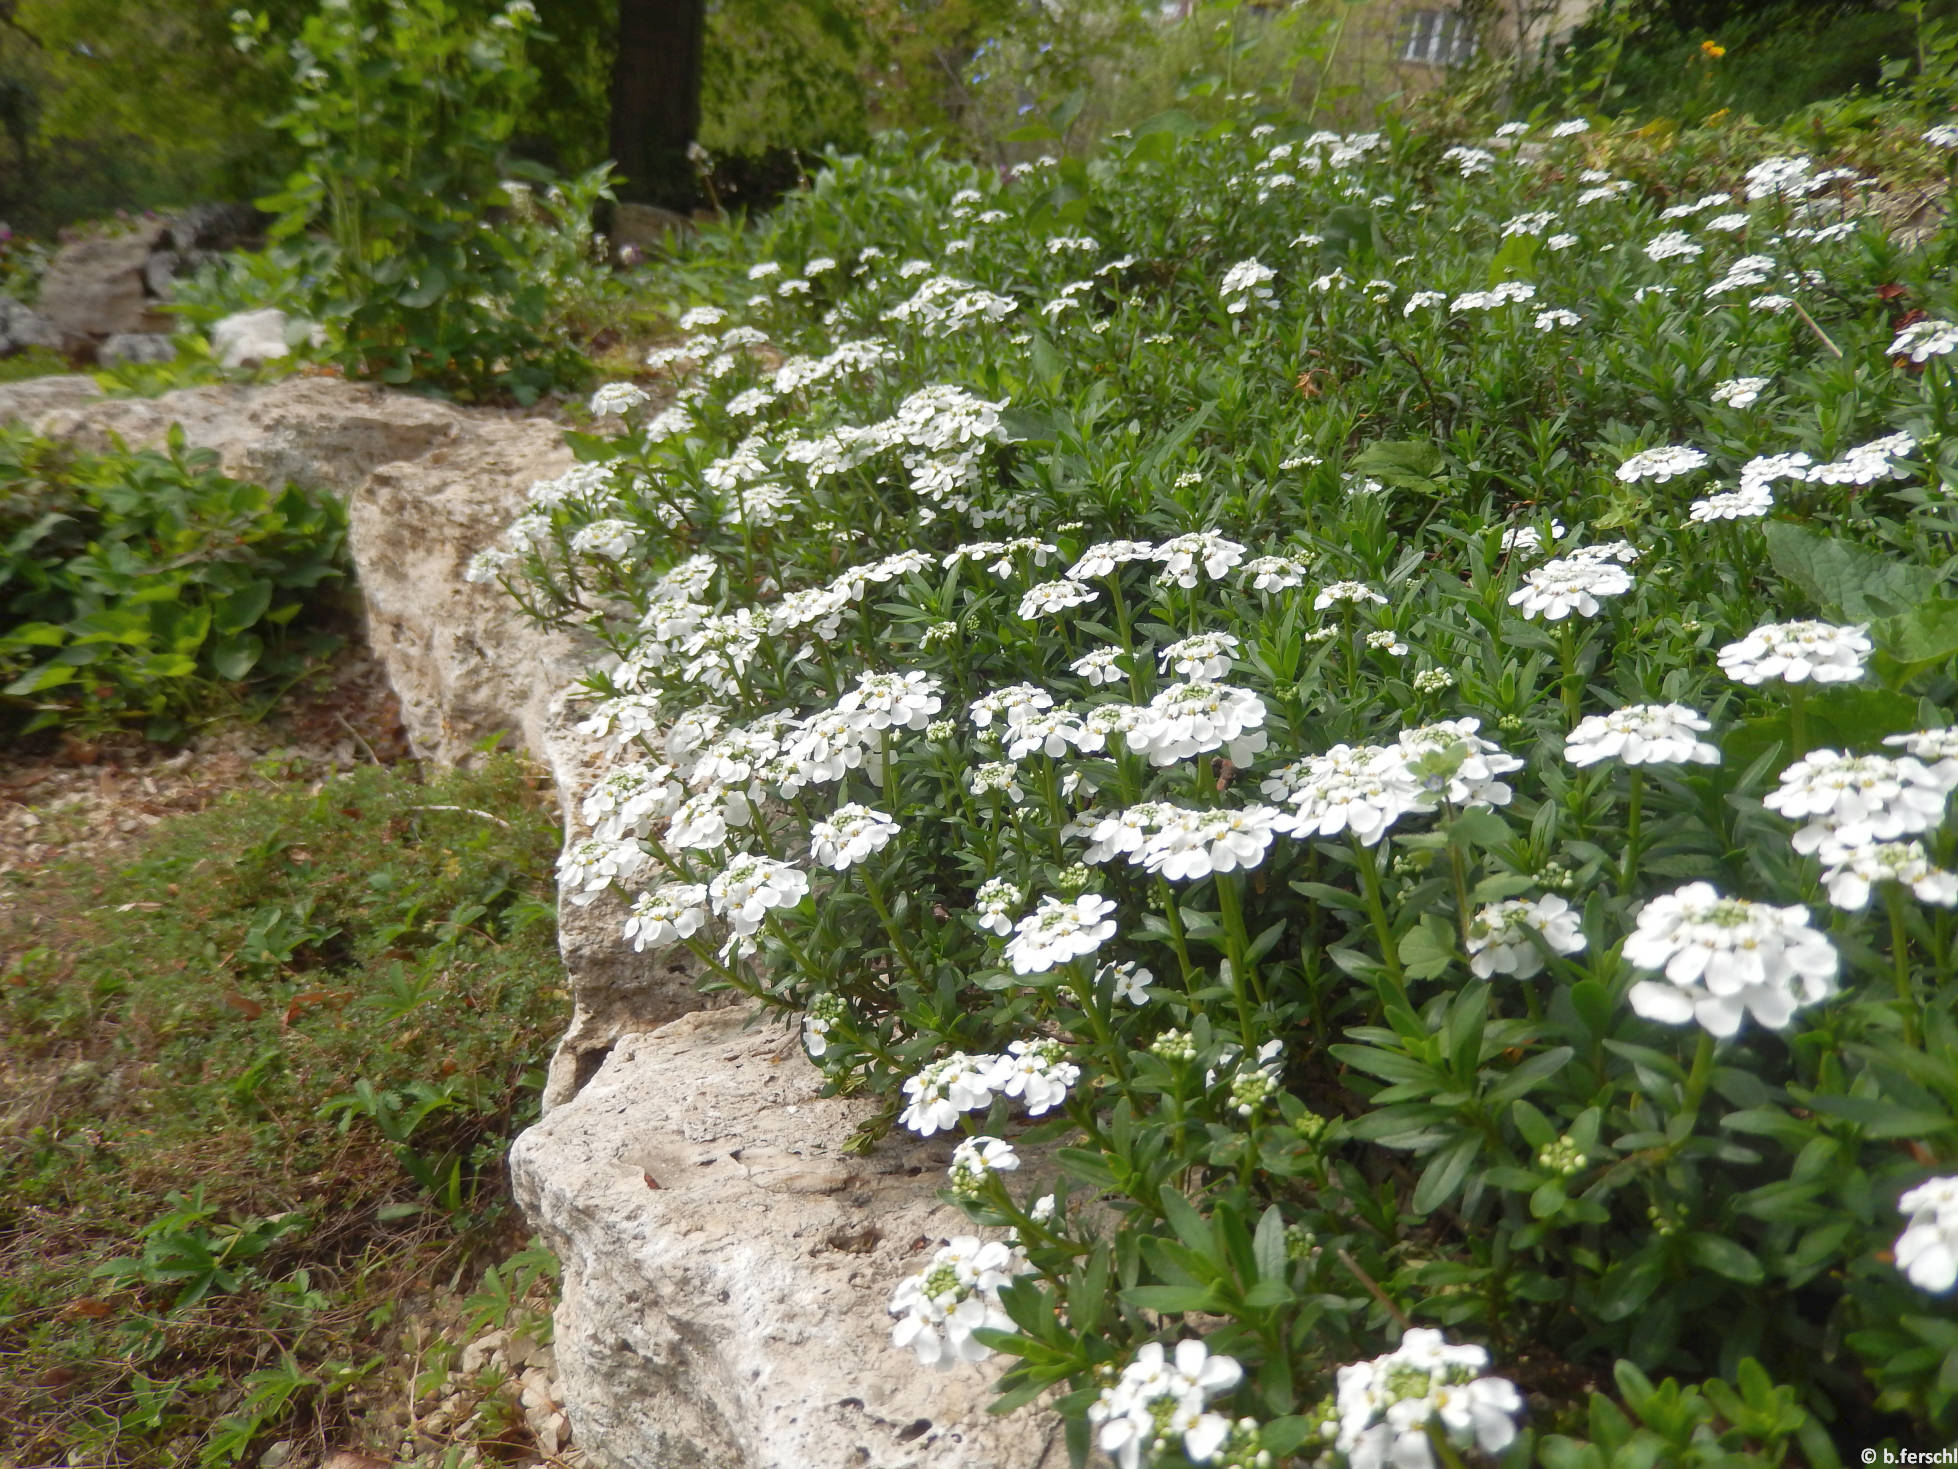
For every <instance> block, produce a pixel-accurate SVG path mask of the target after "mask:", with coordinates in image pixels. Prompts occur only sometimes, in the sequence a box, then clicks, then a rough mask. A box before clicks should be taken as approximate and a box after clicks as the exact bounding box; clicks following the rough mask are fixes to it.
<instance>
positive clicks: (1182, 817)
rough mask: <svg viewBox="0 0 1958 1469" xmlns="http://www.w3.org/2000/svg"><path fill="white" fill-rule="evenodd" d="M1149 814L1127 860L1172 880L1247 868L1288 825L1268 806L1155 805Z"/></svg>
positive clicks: (1179, 880) (1194, 878)
mask: <svg viewBox="0 0 1958 1469" xmlns="http://www.w3.org/2000/svg"><path fill="white" fill-rule="evenodd" d="M1151 815H1152V816H1153V817H1154V820H1153V822H1152V823H1151V824H1152V825H1153V826H1154V827H1155V830H1153V831H1151V832H1150V833H1149V834H1148V836H1147V837H1146V838H1145V839H1144V840H1143V842H1142V843H1141V845H1140V846H1138V847H1137V848H1135V850H1133V851H1131V852H1130V853H1129V854H1128V858H1129V861H1131V862H1132V863H1134V864H1135V865H1136V866H1138V867H1142V868H1145V869H1147V870H1148V871H1150V872H1159V873H1161V874H1162V875H1163V876H1164V877H1167V878H1169V879H1170V880H1172V881H1174V882H1192V881H1196V880H1199V879H1202V878H1205V877H1209V876H1210V875H1211V874H1212V873H1216V872H1249V871H1250V870H1251V869H1252V868H1254V867H1257V866H1258V865H1259V864H1260V863H1262V862H1263V861H1264V860H1265V853H1266V852H1267V851H1268V850H1269V849H1270V847H1271V838H1272V834H1273V833H1274V832H1275V831H1277V830H1278V828H1279V826H1280V824H1281V823H1283V824H1289V822H1288V820H1287V818H1285V817H1284V816H1283V814H1282V813H1281V812H1279V810H1278V809H1277V808H1276V807H1273V806H1246V807H1243V808H1241V809H1234V810H1233V809H1223V808H1213V809H1209V810H1198V811H1189V810H1184V809H1183V808H1181V807H1176V806H1163V805H1158V806H1156V807H1154V808H1152V811H1151Z"/></svg>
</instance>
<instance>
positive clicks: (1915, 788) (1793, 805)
mask: <svg viewBox="0 0 1958 1469" xmlns="http://www.w3.org/2000/svg"><path fill="white" fill-rule="evenodd" d="M1949 790H1950V787H1949V786H1947V785H1945V783H1944V782H1943V781H1941V780H1940V779H1939V778H1938V777H1937V775H1936V774H1935V773H1933V772H1932V771H1931V770H1930V769H1929V768H1927V767H1926V766H1925V765H1923V764H1922V763H1921V762H1920V761H1918V760H1916V759H1914V758H1912V757H1911V756H1909V755H1905V756H1902V757H1901V758H1893V757H1891V756H1888V755H1844V754H1839V753H1838V752H1837V751H1835V750H1811V751H1810V752H1809V753H1808V754H1806V755H1804V756H1802V758H1801V759H1799V760H1797V761H1795V763H1794V764H1792V765H1790V766H1789V767H1788V768H1787V769H1786V770H1784V771H1782V772H1781V784H1780V786H1779V788H1778V789H1776V790H1773V791H1770V792H1768V794H1767V795H1765V796H1763V797H1762V798H1761V804H1762V805H1764V806H1766V807H1767V808H1768V809H1769V810H1770V811H1773V812H1775V813H1777V814H1778V815H1780V816H1782V817H1783V818H1785V819H1786V820H1789V821H1805V822H1807V825H1805V826H1804V827H1802V829H1801V830H1800V831H1798V832H1796V833H1795V836H1794V848H1795V850H1796V851H1797V852H1800V853H1801V854H1802V855H1803V856H1808V855H1810V854H1811V853H1817V854H1820V856H1821V858H1822V860H1823V861H1824V862H1829V863H1837V862H1841V861H1843V860H1844V854H1845V853H1846V852H1848V851H1849V849H1851V848H1853V847H1865V846H1869V845H1870V844H1871V843H1873V842H1894V841H1898V840H1899V839H1901V838H1903V837H1907V836H1915V835H1917V834H1918V833H1920V832H1926V831H1930V830H1931V829H1932V828H1934V827H1936V826H1937V825H1938V824H1939V823H1940V822H1942V821H1943V820H1944V805H1945V796H1946V795H1947V793H1948V792H1949Z"/></svg>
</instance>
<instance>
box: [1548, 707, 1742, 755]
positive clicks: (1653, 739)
mask: <svg viewBox="0 0 1958 1469" xmlns="http://www.w3.org/2000/svg"><path fill="white" fill-rule="evenodd" d="M1712 727H1713V726H1712V725H1710V724H1709V723H1707V721H1706V720H1705V719H1704V718H1702V717H1701V716H1700V715H1699V714H1698V713H1697V712H1695V711H1694V710H1692V709H1689V708H1687V707H1686V706H1685V705H1684V704H1627V705H1626V706H1625V707H1624V708H1622V709H1618V710H1615V711H1614V712H1612V713H1610V714H1593V715H1591V716H1590V717H1589V718H1587V719H1584V720H1583V721H1581V722H1580V723H1579V724H1578V726H1577V728H1576V729H1574V730H1572V731H1571V732H1570V734H1569V736H1568V737H1567V738H1566V739H1565V741H1564V758H1565V759H1566V760H1568V761H1570V763H1571V764H1573V765H1579V766H1583V765H1596V764H1597V763H1598V762H1599V761H1600V760H1620V761H1623V762H1624V763H1625V764H1627V765H1683V764H1688V763H1690V764H1694V765H1717V764H1719V763H1720V750H1719V747H1718V746H1716V745H1712V744H1709V743H1708V742H1707V741H1705V740H1703V739H1700V738H1699V735H1700V734H1701V733H1703V732H1704V731H1706V730H1709V729H1711V728H1712Z"/></svg>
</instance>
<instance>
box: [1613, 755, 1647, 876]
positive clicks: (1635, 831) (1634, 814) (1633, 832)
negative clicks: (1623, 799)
mask: <svg viewBox="0 0 1958 1469" xmlns="http://www.w3.org/2000/svg"><path fill="white" fill-rule="evenodd" d="M1631 777H1632V800H1631V806H1630V808H1629V809H1628V810H1627V812H1626V814H1625V860H1624V865H1623V866H1622V867H1620V869H1619V879H1618V881H1619V885H1620V886H1621V887H1625V888H1629V887H1631V885H1632V874H1633V873H1635V872H1637V871H1638V839H1639V818H1640V816H1641V815H1642V810H1641V808H1642V807H1643V806H1644V804H1645V775H1644V773H1643V772H1642V771H1641V770H1640V769H1639V768H1638V767H1637V766H1636V765H1634V766H1632V767H1631Z"/></svg>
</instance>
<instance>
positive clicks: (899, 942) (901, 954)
mask: <svg viewBox="0 0 1958 1469" xmlns="http://www.w3.org/2000/svg"><path fill="white" fill-rule="evenodd" d="M857 870H858V871H860V872H861V873H862V874H863V889H864V891H865V892H867V893H869V894H870V906H871V907H873V908H875V909H876V910H877V917H878V918H879V919H880V920H882V922H883V925H884V932H885V934H886V935H888V936H889V938H890V941H891V947H892V948H893V949H895V950H896V951H897V956H898V958H900V959H902V960H903V961H904V967H905V968H906V969H909V970H910V971H911V977H912V978H913V979H915V980H917V981H918V983H919V984H924V983H925V971H924V970H923V969H922V968H920V967H919V965H918V961H917V960H916V959H915V958H913V957H912V954H911V947H910V945H908V944H907V943H905V942H904V935H903V934H901V933H899V932H898V928H897V922H896V920H894V919H893V918H892V917H891V909H890V905H889V904H888V903H886V902H885V901H884V890H883V888H882V887H881V886H880V885H879V884H878V881H877V879H876V878H875V877H873V876H872V875H871V872H870V869H869V868H868V867H860V868H858V869H857Z"/></svg>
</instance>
